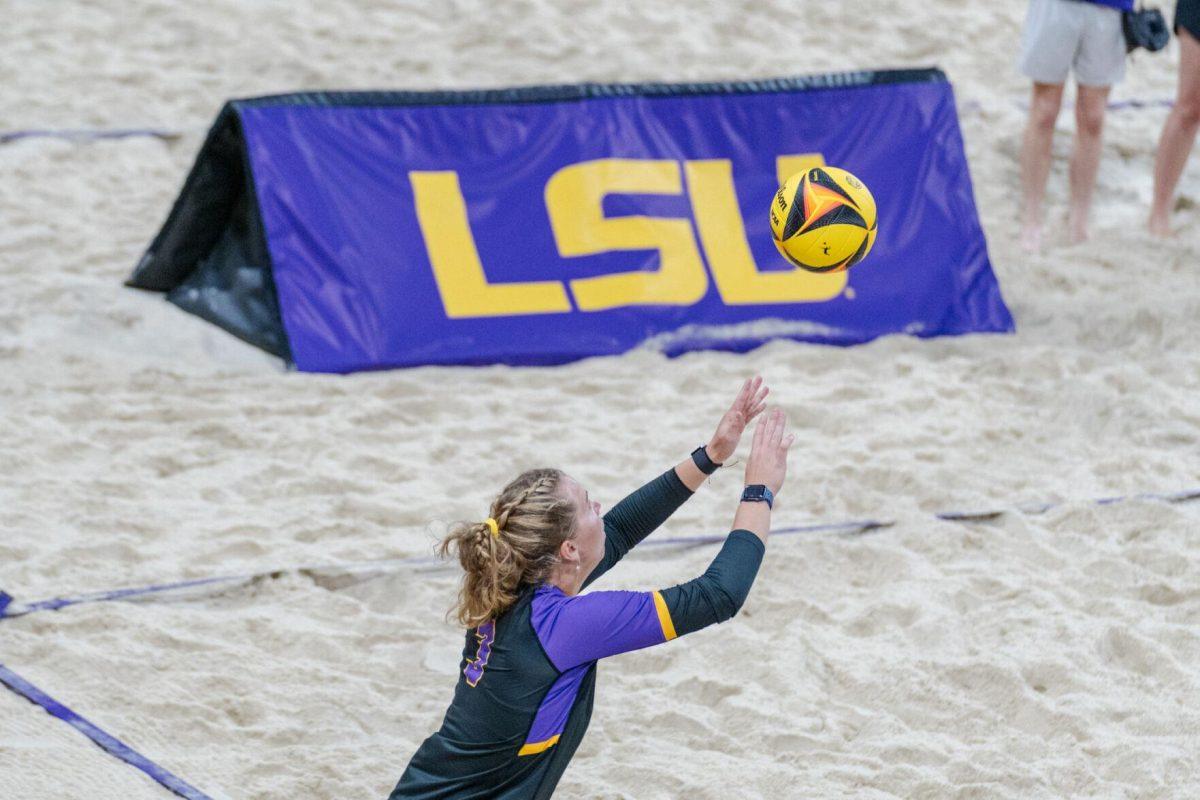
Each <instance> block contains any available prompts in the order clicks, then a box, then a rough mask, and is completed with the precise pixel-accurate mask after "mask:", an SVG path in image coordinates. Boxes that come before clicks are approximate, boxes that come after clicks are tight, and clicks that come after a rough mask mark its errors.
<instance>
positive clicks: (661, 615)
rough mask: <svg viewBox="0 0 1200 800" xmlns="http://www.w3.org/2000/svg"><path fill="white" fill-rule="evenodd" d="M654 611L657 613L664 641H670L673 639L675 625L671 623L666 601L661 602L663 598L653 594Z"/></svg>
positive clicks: (656, 593) (658, 594)
mask: <svg viewBox="0 0 1200 800" xmlns="http://www.w3.org/2000/svg"><path fill="white" fill-rule="evenodd" d="M654 610H655V611H657V612H658V624H659V625H662V631H663V636H665V637H666V641H668V642H669V641H671V640H672V639H674V638H675V636H676V634H675V623H674V622H671V610H670V609H669V608H667V601H666V600H663V596H662V595H661V594H660V593H658V592H655V593H654Z"/></svg>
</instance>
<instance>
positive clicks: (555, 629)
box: [531, 586, 675, 672]
mask: <svg viewBox="0 0 1200 800" xmlns="http://www.w3.org/2000/svg"><path fill="white" fill-rule="evenodd" d="M531 610H532V622H533V629H534V631H535V632H536V633H537V636H538V639H539V640H540V641H541V643H542V647H543V648H545V650H546V655H547V656H548V657H549V658H550V661H551V663H553V664H554V666H555V668H556V669H558V670H559V671H564V672H565V671H566V670H569V669H572V668H573V667H577V666H579V665H580V664H586V663H588V662H591V661H596V660H597V659H601V658H604V657H605V656H612V655H616V654H617V653H625V652H628V651H630V650H640V649H641V648H643V647H650V646H651V645H655V644H662V643H663V642H666V641H670V640H671V639H674V638H675V627H674V625H673V624H672V622H671V613H670V611H668V610H667V604H666V602H664V600H663V598H662V595H661V594H659V593H658V592H588V593H587V594H583V595H576V596H574V597H568V596H567V595H565V594H563V593H562V591H561V590H560V589H558V588H556V587H552V586H543V587H541V588H539V589H538V590H537V594H535V595H534V598H533V606H532V609H531Z"/></svg>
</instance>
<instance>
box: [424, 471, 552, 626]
mask: <svg viewBox="0 0 1200 800" xmlns="http://www.w3.org/2000/svg"><path fill="white" fill-rule="evenodd" d="M562 479H563V473H562V472H561V471H560V470H557V469H548V468H543V469H531V470H528V471H526V472H523V473H521V474H520V475H518V476H517V478H516V479H515V480H513V481H512V482H511V483H509V484H508V486H505V487H504V490H503V491H501V492H500V494H499V496H498V497H496V499H495V500H493V501H492V507H491V518H492V519H493V520H494V521H495V523H496V527H497V529H498V531H499V532H498V533H497V534H496V535H493V534H492V531H491V528H490V527H489V525H488V524H487V523H485V522H462V523H459V524H457V525H455V526H454V527H453V528H452V529H451V531H450V533H449V535H447V536H446V538H445V539H443V540H442V543H441V546H440V547H439V552H440V553H441V554H442V555H443V556H446V555H448V554H450V553H451V552H453V553H454V554H456V555H457V556H458V561H459V563H460V564H461V565H462V568H463V572H464V573H465V574H464V575H463V580H462V585H461V587H460V588H459V592H458V602H457V604H456V605H455V607H454V608H453V609H451V614H452V615H453V616H454V618H455V619H457V620H458V621H459V622H460V623H461V624H462V625H464V626H465V627H467V628H475V627H478V626H479V625H482V624H483V623H484V622H486V621H487V620H489V619H495V618H496V617H499V616H500V615H501V614H503V613H504V612H505V611H507V610H508V609H509V607H510V606H512V604H513V603H515V602H516V600H517V596H518V595H519V594H520V592H521V590H522V589H523V588H524V587H526V586H533V585H537V584H539V583H542V582H543V581H545V580H546V578H547V577H549V575H550V571H551V570H552V569H554V566H555V565H556V564H557V563H558V550H559V547H560V546H561V545H562V543H563V542H564V541H566V540H567V539H570V538H571V537H572V536H574V534H575V504H574V502H572V501H571V500H569V499H567V498H565V497H562V496H560V495H559V494H558V486H559V483H560V482H561V481H562Z"/></svg>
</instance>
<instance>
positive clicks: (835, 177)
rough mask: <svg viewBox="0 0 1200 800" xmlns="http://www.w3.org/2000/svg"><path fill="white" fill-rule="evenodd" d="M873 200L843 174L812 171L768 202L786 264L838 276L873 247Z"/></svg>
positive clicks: (856, 181)
mask: <svg viewBox="0 0 1200 800" xmlns="http://www.w3.org/2000/svg"><path fill="white" fill-rule="evenodd" d="M876 222H877V220H876V217H875V198H873V197H872V196H871V192H870V191H869V190H868V189H867V187H866V186H864V185H863V182H862V181H860V180H859V179H858V178H856V177H854V176H853V175H851V174H850V173H849V172H847V171H846V170H844V169H838V168H837V167H812V168H810V169H807V170H805V171H804V172H797V173H796V174H795V175H793V176H792V177H790V178H788V179H787V180H786V181H785V182H784V184H783V186H781V187H779V191H778V192H776V193H775V196H774V197H773V198H771V233H772V234H774V237H775V246H776V247H778V248H779V252H780V253H782V254H783V257H784V258H786V259H787V260H788V262H790V263H792V264H795V265H796V266H797V267H800V268H801V269H806V270H809V271H810V272H841V271H842V270H846V269H849V268H850V267H852V266H854V265H855V264H857V263H858V262H860V261H862V260H863V259H864V258H865V257H866V255H867V253H869V252H871V246H872V245H873V244H875V230H876Z"/></svg>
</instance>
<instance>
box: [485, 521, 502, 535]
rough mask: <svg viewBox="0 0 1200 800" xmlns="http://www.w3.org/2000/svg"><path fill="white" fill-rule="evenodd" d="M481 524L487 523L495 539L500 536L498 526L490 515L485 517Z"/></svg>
mask: <svg viewBox="0 0 1200 800" xmlns="http://www.w3.org/2000/svg"><path fill="white" fill-rule="evenodd" d="M483 524H484V525H487V526H488V528H490V529H491V531H492V536H495V537H496V538H497V539H499V538H500V526H499V525H497V524H496V520H494V519H492V518H491V517H488V518H487V519H485V520H484V521H483Z"/></svg>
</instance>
